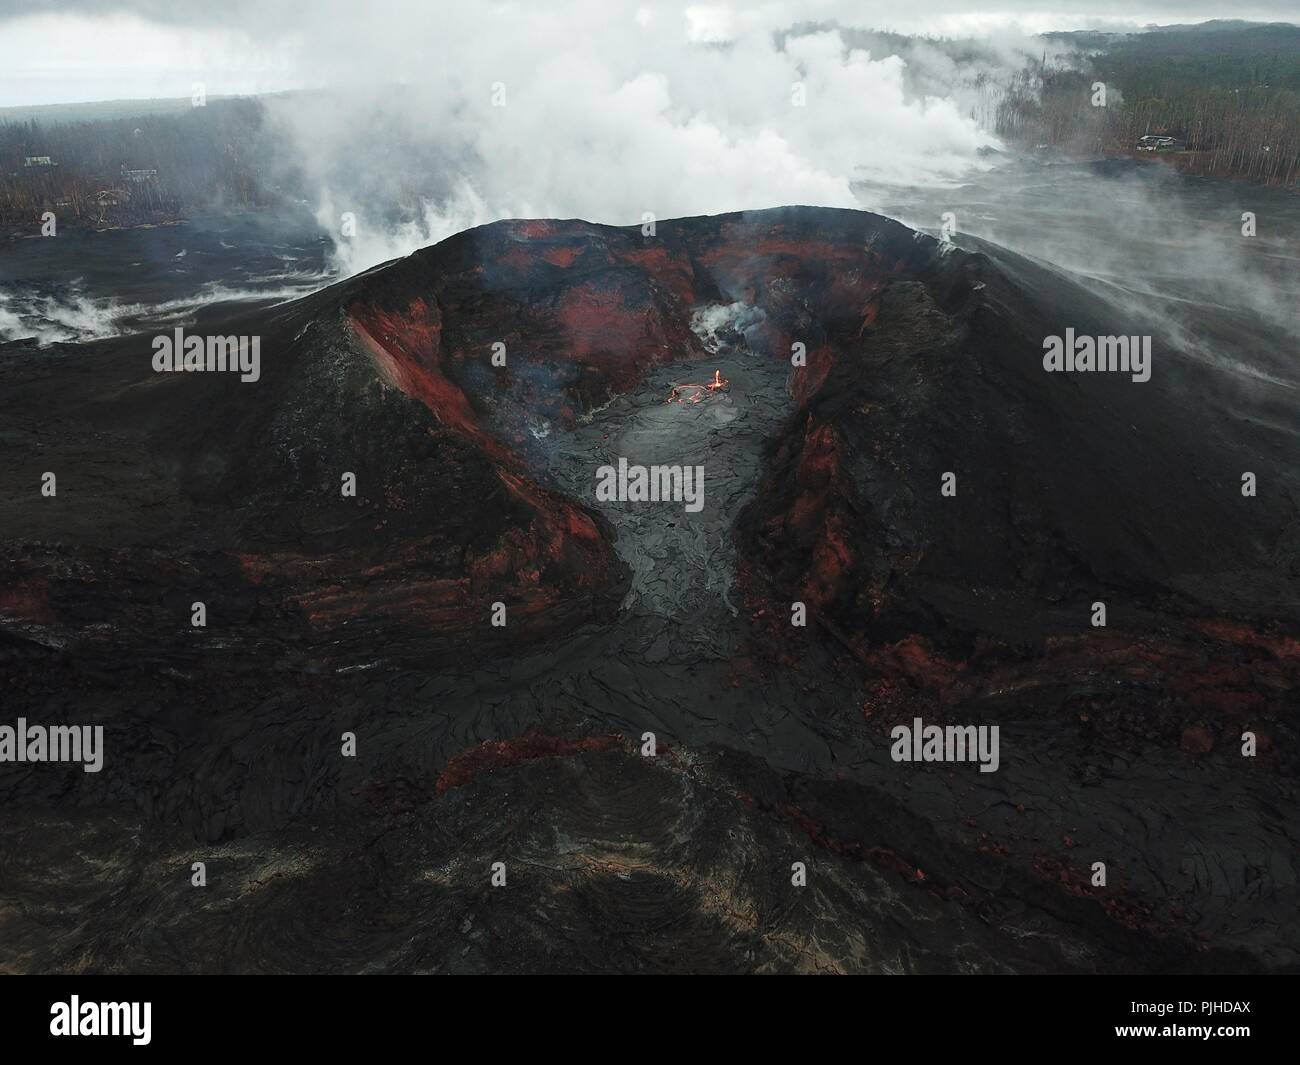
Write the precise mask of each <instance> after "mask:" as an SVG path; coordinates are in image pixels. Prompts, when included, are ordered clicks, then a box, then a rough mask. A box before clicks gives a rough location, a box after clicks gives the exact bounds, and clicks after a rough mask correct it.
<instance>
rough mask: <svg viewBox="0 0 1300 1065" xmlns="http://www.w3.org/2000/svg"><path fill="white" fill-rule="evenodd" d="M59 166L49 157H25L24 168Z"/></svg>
mask: <svg viewBox="0 0 1300 1065" xmlns="http://www.w3.org/2000/svg"><path fill="white" fill-rule="evenodd" d="M55 165H57V164H56V163H55V162H54V160H53V159H51V158H50V157H49V156H48V155H28V156H24V157H23V166H55Z"/></svg>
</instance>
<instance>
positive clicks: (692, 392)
mask: <svg viewBox="0 0 1300 1065" xmlns="http://www.w3.org/2000/svg"><path fill="white" fill-rule="evenodd" d="M730 384H731V382H730V381H728V380H727V379H726V378H725V377H723V376H722V371H721V370H714V371H713V380H712V381H710V382H709V383H708V384H707V385H695V384H684V385H673V388H672V391H671V392H669V393H668V402H669V403H698V402H699V401H700V400H702V399H703V398H704V397H705V396H707V395H709V394H711V393H713V392H725V391H726V389H727V388H728V386H729V385H730Z"/></svg>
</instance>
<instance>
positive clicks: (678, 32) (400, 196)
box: [270, 2, 1041, 273]
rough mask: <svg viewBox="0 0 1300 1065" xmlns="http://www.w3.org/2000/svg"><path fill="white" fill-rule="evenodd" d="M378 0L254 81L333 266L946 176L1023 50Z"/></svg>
mask: <svg viewBox="0 0 1300 1065" xmlns="http://www.w3.org/2000/svg"><path fill="white" fill-rule="evenodd" d="M372 10H373V14H374V17H373V18H371V19H368V20H367V24H368V26H370V28H369V29H367V28H366V27H358V26H356V24H355V23H354V22H351V21H349V22H348V23H347V24H346V25H344V24H338V25H334V24H331V23H328V22H327V23H326V24H324V25H314V26H313V27H312V28H311V29H310V30H308V31H307V40H308V42H309V44H308V46H306V47H304V48H303V49H302V55H303V56H304V57H307V60H305V61H309V62H310V64H311V65H312V66H313V67H314V68H316V69H314V70H313V78H314V80H315V81H316V82H317V83H319V84H322V85H324V86H327V88H326V89H325V91H323V92H320V93H309V94H302V95H291V96H286V97H281V98H277V99H273V100H272V101H271V103H270V106H271V108H272V114H273V117H274V119H275V120H276V121H278V122H279V123H281V124H282V127H283V131H284V135H285V138H286V140H287V141H288V142H289V143H290V144H291V145H292V154H293V157H294V162H295V164H296V165H297V166H298V167H299V168H300V169H301V170H302V172H303V174H304V176H305V177H306V179H307V185H308V187H309V188H314V189H318V190H319V192H318V194H317V196H316V203H315V206H316V207H317V208H318V218H319V220H320V221H321V223H322V225H323V226H324V227H325V228H326V229H327V230H328V231H330V232H331V233H333V234H335V237H336V245H337V252H336V256H335V258H336V262H335V265H336V266H337V267H338V268H339V269H340V270H341V271H343V272H345V273H355V272H357V271H359V270H362V269H365V268H367V267H369V266H372V265H375V264H376V263H379V262H383V261H385V260H387V259H391V258H394V257H396V256H399V255H403V254H406V253H408V252H410V251H412V250H414V249H416V248H418V247H421V246H424V245H427V244H429V243H432V242H435V241H437V240H440V239H442V238H444V237H446V236H448V235H450V234H451V233H454V232H456V231H458V230H460V229H464V228H466V227H469V226H473V225H478V224H481V223H484V222H488V221H492V220H494V219H497V218H503V217H559V218H571V217H581V218H585V219H587V220H590V221H595V222H604V223H611V224H619V225H628V224H633V223H640V222H641V221H642V220H643V217H644V216H645V215H646V214H650V215H653V216H654V217H655V218H658V219H664V218H672V217H680V216H684V215H695V214H714V213H719V212H724V211H732V210H741V209H752V208H762V207H770V206H777V205H782V204H811V205H817V206H833V207H855V206H861V205H862V203H861V200H860V199H859V198H858V197H857V196H855V194H854V192H853V186H854V183H855V182H863V181H867V182H882V183H887V184H891V185H930V186H933V185H936V184H940V185H942V184H946V183H951V182H952V181H954V180H955V179H957V178H959V177H960V175H962V174H963V173H966V172H968V171H970V170H971V169H972V168H982V167H984V165H985V164H984V161H983V159H982V158H981V156H980V155H979V151H980V149H981V148H983V147H986V146H995V145H996V140H995V138H994V137H993V136H992V134H991V133H990V132H989V131H988V129H987V128H985V127H987V126H988V125H990V124H991V115H992V108H991V106H989V99H990V94H991V93H995V92H996V90H997V88H998V86H999V83H1000V78H999V76H998V75H999V73H1002V74H1005V75H1007V76H1009V75H1010V73H1011V72H1012V71H1014V70H1015V69H1017V68H1018V67H1019V65H1021V64H1022V63H1023V62H1024V59H1025V55H1024V53H1019V54H1017V52H1016V50H1015V49H1014V48H1013V47H1012V46H1011V45H1009V44H1008V45H1001V46H994V45H992V44H990V45H989V46H988V47H987V48H986V49H985V50H984V52H983V53H982V58H981V60H980V62H979V64H978V65H972V64H971V63H969V62H968V63H965V64H963V63H958V62H954V60H953V59H952V58H950V57H949V56H948V55H947V54H946V53H945V52H944V51H943V50H942V48H941V47H939V46H936V45H935V44H933V43H930V44H926V43H925V42H920V41H916V42H911V43H909V44H907V45H905V46H903V47H902V48H901V49H900V47H899V44H898V41H897V39H896V38H895V39H892V40H890V39H886V38H884V37H880V36H878V35H872V34H868V33H864V32H863V31H860V30H852V29H844V28H841V27H839V26H834V25H830V26H828V25H826V24H823V25H821V26H816V25H804V26H801V27H793V26H792V23H791V16H790V13H789V11H788V10H783V8H782V7H781V6H777V7H772V8H769V7H763V6H760V7H758V8H754V9H751V8H740V7H735V8H725V7H721V6H700V7H687V8H685V9H681V8H672V9H669V8H651V7H647V6H644V5H643V6H640V7H637V6H634V5H632V4H619V3H600V4H595V3H584V2H576V3H571V4H568V5H565V6H563V8H562V12H561V13H558V14H557V13H556V12H555V11H554V10H553V9H551V10H547V11H542V10H538V9H537V8H535V7H533V6H524V5H519V6H516V5H491V6H488V7H479V6H474V7H473V8H472V9H469V10H467V11H466V13H465V14H463V15H461V16H459V17H455V16H449V15H448V14H447V13H446V12H445V11H443V12H440V13H438V14H436V15H433V14H424V15H422V14H420V12H419V10H418V9H417V10H415V11H413V10H411V9H410V8H409V7H408V6H406V5H396V6H394V4H393V3H391V2H380V3H378V4H377V5H375V6H374V7H373V9H372ZM376 28H382V32H376ZM345 29H346V31H347V32H346V33H344V32H343V31H344V30H345ZM1040 44H1041V42H1040ZM1032 47H1034V48H1036V49H1038V48H1039V45H1034V46H1032ZM896 53H898V54H896ZM395 146H396V147H395ZM345 213H346V214H350V215H351V216H352V217H353V218H354V219H355V223H354V224H355V233H354V235H353V236H351V237H348V238H344V237H342V236H341V230H342V226H343V216H344V215H345Z"/></svg>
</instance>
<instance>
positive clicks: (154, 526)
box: [0, 207, 1300, 973]
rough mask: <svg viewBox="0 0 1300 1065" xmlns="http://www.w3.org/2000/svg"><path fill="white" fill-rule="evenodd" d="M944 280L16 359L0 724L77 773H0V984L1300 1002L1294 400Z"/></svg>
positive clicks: (328, 305) (457, 302)
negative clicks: (224, 352)
mask: <svg viewBox="0 0 1300 1065" xmlns="http://www.w3.org/2000/svg"><path fill="white" fill-rule="evenodd" d="M973 243H974V244H975V245H978V247H977V250H974V251H971V250H961V249H958V248H956V247H954V246H952V245H951V244H946V243H941V242H939V241H936V240H935V239H932V238H931V237H928V236H925V235H923V234H919V233H916V232H913V231H912V230H910V229H907V228H905V227H904V226H902V225H900V224H898V223H896V222H892V221H890V220H888V219H885V218H882V217H879V216H876V215H872V214H868V213H863V212H856V211H846V210H832V209H820V208H804V207H789V208H781V209H776V210H764V211H754V212H747V213H741V214H728V215H721V216H716V217H701V218H688V219H682V220H677V221H666V222H663V221H661V222H659V223H658V224H657V226H656V227H655V231H654V232H653V233H645V232H643V230H642V228H641V227H639V226H637V227H627V228H614V227H608V226H600V225H593V224H589V223H586V222H580V221H556V220H548V221H505V222H497V223H493V224H491V225H487V226H483V227H480V228H477V229H473V230H469V231H466V232H463V233H460V234H458V235H456V236H454V237H451V238H450V239H448V240H446V241H443V242H442V243H440V244H437V245H435V246H433V247H429V248H426V249H424V250H422V251H419V252H417V253H415V254H414V255H411V256H409V257H408V258H405V259H401V260H398V261H395V262H392V263H389V264H386V265H384V266H381V267H377V268H375V269H373V270H370V271H369V272H367V273H364V274H361V275H359V276H357V277H354V278H352V279H350V280H348V281H345V282H342V283H339V284H337V285H334V286H332V287H330V288H327V289H324V290H322V291H320V292H317V293H315V294H314V295H311V296H308V297H306V298H304V299H301V300H298V301H296V302H293V303H289V304H285V305H282V306H279V307H276V308H273V309H270V310H257V311H251V312H247V313H244V314H243V315H242V316H236V317H232V318H227V319H224V320H221V321H211V320H203V319H202V318H200V319H199V321H198V322H196V323H195V324H193V325H191V326H190V327H188V329H189V331H190V332H191V333H212V334H220V335H223V336H235V337H258V338H260V359H261V365H260V374H259V376H258V378H257V379H256V380H249V381H241V379H240V375H239V374H236V373H230V372H212V373H209V372H164V373H159V372H156V371H155V369H154V366H153V363H152V357H153V350H152V348H151V340H152V338H151V337H150V336H149V335H143V334H142V335H137V336H131V337H124V338H118V339H114V340H109V341H102V342H97V343H92V344H83V345H62V346H58V348H57V350H56V351H55V352H54V353H53V354H51V352H50V351H49V350H37V349H36V348H35V347H34V346H32V345H25V344H23V343H22V342H18V343H12V344H7V345H4V346H3V347H2V348H0V352H2V353H3V359H0V439H3V443H4V455H5V461H4V463H3V464H2V466H0V538H2V539H3V545H4V553H3V560H2V561H0V692H2V693H3V705H4V713H3V715H0V724H3V725H10V726H12V725H13V724H14V723H15V721H16V720H17V719H23V720H24V721H26V722H27V723H28V724H29V725H32V726H54V725H75V726H98V727H102V729H103V733H102V735H103V751H102V754H103V765H102V768H101V769H100V770H99V771H97V772H83V769H82V767H81V766H78V765H57V764H50V763H40V762H26V763H24V762H14V763H12V764H6V765H4V766H3V767H0V768H2V771H0V801H3V803H4V810H5V815H6V816H5V817H4V818H3V819H2V820H0V856H2V860H0V969H3V970H5V971H12V972H29V971H31V972H72V973H93V972H159V973H167V972H553V971H558V972H873V973H912V972H927V973H933V972H963V973H974V972H1016V973H1039V972H1043V973H1047V972H1052V973H1084V972H1091V973H1099V972H1105V973H1115V972H1134V973H1138V972H1141V973H1146V972H1152V973H1173V972H1283V971H1291V972H1294V971H1300V921H1298V920H1297V918H1296V914H1297V912H1300V893H1298V891H1297V883H1296V878H1297V869H1298V867H1300V849H1298V848H1297V833H1300V827H1298V826H1300V816H1297V815H1298V814H1300V804H1298V803H1297V792H1296V771H1297V761H1296V755H1295V751H1296V739H1297V732H1296V719H1295V713H1296V710H1297V706H1298V705H1300V698H1298V696H1297V687H1298V685H1300V478H1298V473H1297V470H1298V466H1297V463H1296V461H1295V460H1296V457H1297V453H1298V448H1297V445H1298V444H1300V416H1298V415H1297V408H1296V405H1295V401H1294V395H1295V391H1294V389H1295V387H1296V384H1297V382H1296V371H1295V369H1294V366H1293V365H1292V362H1293V357H1294V352H1293V351H1292V350H1290V349H1289V348H1288V347H1287V345H1286V343H1285V340H1284V338H1280V337H1279V336H1277V335H1275V334H1272V333H1270V332H1269V331H1268V327H1266V326H1265V325H1262V324H1260V323H1259V322H1257V321H1253V320H1251V319H1250V318H1249V317H1248V316H1247V315H1245V314H1244V313H1243V314H1242V315H1241V316H1240V318H1233V317H1231V316H1229V315H1227V314H1226V313H1219V312H1215V313H1214V314H1208V313H1207V314H1206V315H1204V316H1203V317H1202V318H1199V319H1193V320H1194V321H1195V322H1196V323H1197V324H1196V328H1195V330H1189V329H1187V328H1186V327H1185V326H1184V327H1183V328H1178V329H1176V328H1173V327H1172V326H1171V324H1170V323H1169V322H1168V321H1167V320H1163V319H1157V318H1155V317H1154V316H1153V313H1154V312H1150V311H1146V310H1142V309H1134V308H1132V307H1128V306H1124V305H1122V304H1120V303H1117V302H1115V301H1112V300H1109V299H1107V298H1106V296H1105V295H1104V294H1103V293H1101V292H1099V291H1098V290H1097V289H1096V287H1095V286H1085V285H1084V284H1082V283H1081V282H1080V281H1079V280H1078V279H1076V278H1074V277H1073V276H1071V275H1069V274H1067V273H1065V272H1062V271H1060V270H1057V269H1055V268H1052V267H1050V266H1048V265H1046V264H1044V263H1042V262H1040V261H1037V260H1032V259H1029V258H1026V257H1022V256H1019V255H1016V254H1014V253H1011V252H1008V251H1006V250H1003V249H1000V248H997V247H995V246H993V245H981V244H980V243H979V242H978V241H973ZM1067 329H1072V330H1074V331H1075V332H1076V333H1077V334H1080V335H1085V334H1086V335H1095V336H1098V337H1109V336H1126V337H1127V336H1135V337H1136V336H1146V337H1151V338H1152V356H1151V366H1150V371H1151V372H1150V378H1149V380H1144V381H1139V380H1135V379H1134V378H1133V376H1132V375H1130V374H1127V373H1102V372H1088V371H1080V372H1060V373H1055V372H1046V370H1045V367H1044V338H1045V337H1050V336H1054V335H1062V334H1064V333H1065V331H1066V330H1067ZM1226 350H1230V351H1232V352H1233V353H1234V354H1233V358H1232V359H1231V360H1228V359H1225V358H1224V357H1222V356H1221V355H1216V354H1214V353H1215V352H1222V351H1226ZM601 470H606V471H610V472H609V473H608V474H607V480H606V483H607V485H608V486H609V491H608V492H602V491H601V490H600V485H601V481H602V474H601V472H600V471H601ZM637 471H648V473H646V476H645V478H644V479H642V480H640V481H638V480H637V477H638V473H637ZM656 471H658V473H657V472H656ZM671 471H676V472H671ZM50 473H53V474H54V475H55V478H56V484H57V490H56V491H55V492H53V493H50V492H46V491H43V485H44V484H45V483H47V480H48V478H47V474H50ZM692 473H694V474H695V475H696V476H695V479H694V480H690V476H691V474H692ZM1247 474H1249V475H1251V477H1250V484H1251V485H1252V490H1251V491H1250V492H1247V491H1244V490H1243V486H1244V484H1245V483H1246V475H1247ZM656 478H658V479H656ZM349 485H352V486H354V487H355V492H354V493H350V492H349V491H348V486H349ZM634 485H636V486H637V487H633V486H634ZM650 485H653V487H654V490H655V494H656V495H657V496H659V498H652V497H650V496H649V495H648V494H646V493H648V492H649V491H650V487H647V486H650ZM686 485H689V486H691V487H693V488H694V489H696V490H697V492H696V495H695V496H694V497H689V496H688V497H687V498H680V496H681V493H680V492H678V491H677V489H681V488H682V487H683V486H686ZM669 488H672V489H673V491H671V492H670V491H668V489H669ZM664 496H668V498H664ZM691 498H694V500H695V503H694V504H693V503H692V502H691ZM695 504H698V505H695ZM196 604H202V607H203V610H202V611H201V612H200V613H201V615H202V620H203V624H196V623H195V618H196V612H195V606H196ZM1098 606H1101V607H1102V611H1101V612H1100V613H1099V612H1098V609H1097V608H1098ZM920 723H923V724H924V726H938V727H939V729H940V730H945V729H950V728H951V727H956V729H957V730H961V729H965V728H967V727H971V726H973V727H974V728H975V729H993V728H996V732H994V733H992V734H993V735H994V736H995V737H996V742H997V757H996V763H992V762H987V761H986V762H985V764H976V763H975V761H974V760H973V759H966V760H964V761H963V760H958V761H956V762H954V761H952V760H950V759H944V758H941V757H935V758H932V757H929V756H928V749H927V753H926V756H925V757H917V756H915V755H918V754H920V753H921V752H922V750H923V748H922V745H921V744H920V743H919V741H918V743H917V745H916V746H915V747H913V746H911V741H910V740H908V741H906V742H904V743H903V744H902V745H901V749H902V750H903V752H904V754H905V757H899V751H900V743H899V742H898V741H897V740H896V738H895V737H896V736H897V735H898V734H899V733H898V730H899V729H904V730H917V731H918V732H919V728H920V727H921V725H920ZM906 734H907V735H909V736H910V735H911V734H912V733H911V732H910V731H908V732H907V733H906ZM982 735H984V733H982ZM1247 736H1249V737H1250V739H1249V741H1247V739H1246V737H1247ZM1248 746H1249V753H1246V749H1247V747H1248ZM196 864H201V867H202V869H203V877H204V884H203V886H202V887H201V888H199V887H196V886H195V876H196V873H195V869H196ZM1099 868H1100V869H1101V870H1102V873H1101V875H1100V879H1099V872H1098V870H1099Z"/></svg>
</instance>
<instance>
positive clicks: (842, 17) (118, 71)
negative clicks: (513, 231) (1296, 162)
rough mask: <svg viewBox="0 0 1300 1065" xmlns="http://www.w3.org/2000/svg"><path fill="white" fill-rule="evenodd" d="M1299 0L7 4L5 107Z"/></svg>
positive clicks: (1198, 12)
mask: <svg viewBox="0 0 1300 1065" xmlns="http://www.w3.org/2000/svg"><path fill="white" fill-rule="evenodd" d="M543 8H544V9H545V11H544V12H543V10H541V9H543ZM1295 11H1296V4H1295V0H1245V2H1243V3H1235V2H1234V3H1229V2H1227V0H992V2H990V3H989V4H987V5H983V4H978V3H971V2H970V0H913V2H910V3H901V2H900V0H887V2H878V0H776V2H763V0H747V2H744V3H740V2H738V3H735V4H733V5H730V6H728V5H726V4H711V3H695V4H692V3H656V2H653V0H641V2H635V0H632V2H622V0H600V2H590V0H546V2H545V3H539V2H531V3H530V2H528V0H520V2H517V3H487V2H472V0H456V2H452V3H446V2H442V0H347V2H345V0H323V2H315V3H308V2H307V0H206V2H202V3H198V2H187V0H127V2H113V0H0V106H15V105H31V104H42V103H70V102H77V101H86V100H111V99H123V98H144V97H178V96H189V95H190V94H191V91H192V86H193V84H194V83H195V82H202V83H203V84H204V87H205V89H206V91H207V93H208V94H209V95H228V94H247V93H258V92H273V91H278V90H283V89H295V88H303V87H310V86H318V85H326V84H335V83H338V82H339V81H344V82H346V81H348V80H349V79H372V80H373V79H380V80H384V79H390V78H393V77H408V76H410V75H411V74H412V73H415V72H417V71H418V70H419V69H423V70H426V71H427V69H428V64H429V63H431V62H433V63H438V64H451V65H463V66H465V67H469V68H480V67H481V68H482V71H483V74H484V76H485V77H488V78H489V79H490V80H496V76H497V75H500V76H501V77H503V78H504V76H505V74H506V73H508V72H498V71H493V70H491V69H489V67H490V65H491V64H490V57H491V56H492V55H493V54H496V53H497V52H498V49H497V48H496V47H495V42H497V41H499V40H500V37H501V35H511V34H514V33H519V34H523V33H531V32H535V31H536V30H537V29H538V26H539V23H540V22H542V21H544V22H545V23H546V26H545V27H544V33H545V36H544V38H543V39H544V40H545V39H552V38H553V37H554V38H562V39H564V40H566V41H568V42H570V43H572V44H579V43H580V42H581V44H582V45H585V47H586V48H587V49H589V51H590V54H591V55H593V56H598V55H599V54H600V53H601V51H602V50H603V49H605V48H607V47H609V46H611V45H619V44H620V43H621V42H622V40H623V39H624V37H623V34H624V31H625V29H624V28H625V27H628V26H633V27H635V29H636V32H638V33H639V34H641V35H642V36H643V37H644V38H645V39H646V40H649V41H654V40H656V39H659V40H663V41H665V42H670V43H671V44H677V43H680V42H681V41H690V42H694V43H697V44H708V43H713V44H719V43H724V42H727V41H729V40H732V39H734V38H735V37H736V36H738V35H742V34H746V33H754V32H765V31H768V30H774V29H780V28H783V27H786V26H789V25H791V24H794V23H797V22H801V21H828V20H835V21H838V22H839V23H841V24H842V25H845V26H853V27H860V28H864V29H892V30H897V31H900V32H905V33H926V34H935V35H946V36H953V35H966V34H975V35H988V34H994V35H996V34H1003V33H1008V34H1009V33H1021V34H1025V33H1038V32H1042V31H1044V30H1048V29H1078V28H1087V27H1102V28H1114V29H1120V28H1128V27H1139V26H1142V25H1145V24H1149V23H1171V22H1198V21H1203V20H1205V19H1210V18H1237V19H1254V20H1260V21H1269V20H1277V21H1281V20H1290V19H1292V18H1294V17H1295ZM651 62H652V60H651Z"/></svg>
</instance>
